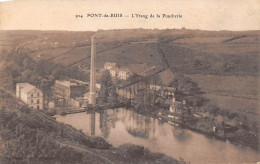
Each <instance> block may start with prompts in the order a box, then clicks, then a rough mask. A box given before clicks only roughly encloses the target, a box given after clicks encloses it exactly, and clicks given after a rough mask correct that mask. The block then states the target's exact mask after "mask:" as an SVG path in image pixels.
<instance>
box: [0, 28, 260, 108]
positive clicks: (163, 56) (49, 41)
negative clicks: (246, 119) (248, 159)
mask: <svg viewBox="0 0 260 164" xmlns="http://www.w3.org/2000/svg"><path fill="white" fill-rule="evenodd" d="M92 35H95V36H96V37H97V57H96V62H97V66H98V67H103V64H104V63H105V62H108V61H110V62H116V63H117V64H118V65H119V66H124V65H130V64H139V63H147V64H148V65H161V66H163V67H169V69H170V70H171V71H173V72H174V73H175V74H177V73H182V74H185V76H188V77H190V78H191V79H192V80H193V81H195V82H196V83H198V84H199V86H200V87H201V88H202V90H203V91H204V92H205V93H206V94H209V95H205V96H206V97H207V98H210V99H211V100H214V102H216V103H217V104H218V105H219V106H223V108H225V109H232V110H237V111H244V113H247V111H254V112H255V111H257V107H258V101H257V100H258V99H259V89H258V88H259V87H258V84H259V54H260V49H259V43H260V31H238V32H235V31H201V30H187V29H181V30H177V29H166V30H145V29H126V30H107V31H105V30H100V31H97V32H69V31H0V38H1V39H0V48H1V49H0V52H2V53H1V54H8V53H16V52H17V51H19V52H22V53H24V54H26V55H29V56H31V57H32V59H34V60H39V59H46V60H48V61H51V62H54V63H59V64H63V65H65V66H70V67H72V66H81V68H84V67H85V68H87V69H88V68H89V64H90V37H91V36H92ZM7 51H10V52H7ZM1 54H0V55H1ZM229 99H231V100H229ZM224 100H228V101H224ZM240 100H241V101H240ZM230 101H234V102H239V103H229V102H230ZM223 103H225V105H224V104H223ZM232 104H233V105H232ZM234 104H237V105H236V106H235V107H234ZM250 104H252V105H250Z"/></svg>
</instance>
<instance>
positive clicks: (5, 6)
mask: <svg viewBox="0 0 260 164" xmlns="http://www.w3.org/2000/svg"><path fill="white" fill-rule="evenodd" d="M140 1H141V2H140ZM87 13H97V14H103V15H104V14H110V13H121V14H123V16H129V17H122V18H104V17H102V18H99V17H96V18H88V17H86V15H87ZM77 14H82V15H83V18H76V17H75V15H77ZM132 14H140V15H146V14H147V15H149V16H150V14H154V15H156V14H160V15H161V16H162V14H169V15H171V14H174V15H178V14H181V15H182V18H148V19H144V18H132ZM182 27H185V28H187V29H201V30H236V31H241V30H260V0H96V1H94V0H93V2H92V1H90V0H70V1H69V0H15V1H9V2H0V29H1V30H20V29H23V30H71V31H89V30H92V31H93V30H99V29H124V28H128V29H129V28H151V29H154V28H157V29H165V28H170V29H171V28H182Z"/></svg>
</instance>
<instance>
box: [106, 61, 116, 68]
mask: <svg viewBox="0 0 260 164" xmlns="http://www.w3.org/2000/svg"><path fill="white" fill-rule="evenodd" d="M105 66H112V67H115V66H116V63H111V62H106V63H105Z"/></svg>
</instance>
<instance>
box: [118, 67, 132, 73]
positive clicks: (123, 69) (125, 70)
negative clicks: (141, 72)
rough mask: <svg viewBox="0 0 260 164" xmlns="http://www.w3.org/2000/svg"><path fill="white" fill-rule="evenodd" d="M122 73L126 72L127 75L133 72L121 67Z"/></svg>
mask: <svg viewBox="0 0 260 164" xmlns="http://www.w3.org/2000/svg"><path fill="white" fill-rule="evenodd" d="M120 71H124V72H126V73H132V71H131V70H130V69H129V68H128V67H121V68H119V72H120Z"/></svg>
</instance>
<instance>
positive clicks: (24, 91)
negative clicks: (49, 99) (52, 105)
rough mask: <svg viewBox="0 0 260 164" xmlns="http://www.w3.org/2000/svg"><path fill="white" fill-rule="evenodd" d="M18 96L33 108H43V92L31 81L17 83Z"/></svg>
mask: <svg viewBox="0 0 260 164" xmlns="http://www.w3.org/2000/svg"><path fill="white" fill-rule="evenodd" d="M16 97H17V98H19V99H21V100H22V101H23V102H24V103H25V104H28V106H29V107H31V108H33V109H43V93H42V91H41V90H40V89H38V88H36V87H35V86H33V85H31V84H29V83H17V84H16Z"/></svg>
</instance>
